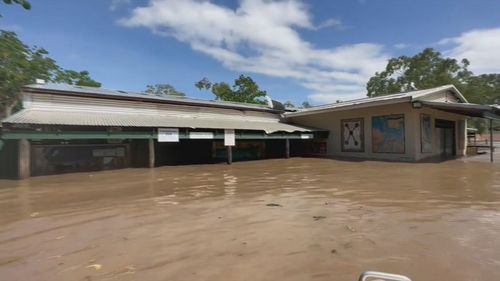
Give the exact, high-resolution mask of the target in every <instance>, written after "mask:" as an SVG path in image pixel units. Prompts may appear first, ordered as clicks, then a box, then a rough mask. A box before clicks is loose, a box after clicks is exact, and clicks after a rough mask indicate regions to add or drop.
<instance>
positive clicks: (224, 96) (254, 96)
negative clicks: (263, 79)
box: [195, 75, 267, 104]
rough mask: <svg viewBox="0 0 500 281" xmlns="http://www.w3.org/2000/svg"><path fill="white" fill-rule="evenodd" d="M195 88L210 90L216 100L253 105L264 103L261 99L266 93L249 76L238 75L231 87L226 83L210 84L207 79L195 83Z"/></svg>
mask: <svg viewBox="0 0 500 281" xmlns="http://www.w3.org/2000/svg"><path fill="white" fill-rule="evenodd" d="M195 86H196V87H197V88H198V89H200V90H202V89H207V90H208V89H211V90H212V93H213V94H214V95H215V98H216V99H217V100H223V101H233V102H242V103H254V104H265V103H266V101H265V100H264V99H262V98H263V97H265V96H266V95H267V93H266V91H262V90H261V89H260V88H259V85H258V84H257V83H256V82H255V81H254V80H253V79H252V78H251V77H250V76H245V75H240V77H238V79H236V80H234V84H233V85H232V86H230V85H229V84H228V83H226V82H220V83H212V82H210V81H209V80H208V79H207V78H203V79H202V80H200V81H198V82H196V83H195Z"/></svg>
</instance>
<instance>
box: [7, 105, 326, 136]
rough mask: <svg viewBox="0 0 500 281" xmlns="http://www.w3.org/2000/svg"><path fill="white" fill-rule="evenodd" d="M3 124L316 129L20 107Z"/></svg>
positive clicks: (275, 122)
mask: <svg viewBox="0 0 500 281" xmlns="http://www.w3.org/2000/svg"><path fill="white" fill-rule="evenodd" d="M3 123H6V124H9V123H11V124H43V125H69V126H106V127H177V128H200V129H237V130H258V131H265V132H266V133H268V134H269V133H274V132H279V131H283V132H312V131H318V130H316V129H312V128H307V127H302V126H296V125H292V124H286V123H282V122H280V120H279V119H277V118H276V119H273V118H269V119H268V121H264V120H262V119H253V118H247V119H240V118H239V119H236V118H227V116H225V115H222V114H221V115H220V116H219V117H215V116H214V117H211V118H206V117H179V116H167V115H153V114H140V115H139V114H126V113H116V112H70V111H48V110H37V109H24V110H22V111H20V112H18V113H16V114H14V115H12V116H10V117H8V118H7V119H5V120H3Z"/></svg>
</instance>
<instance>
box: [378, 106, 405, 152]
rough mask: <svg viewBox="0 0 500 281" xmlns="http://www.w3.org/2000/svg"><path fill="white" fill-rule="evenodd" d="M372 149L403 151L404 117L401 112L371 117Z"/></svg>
mask: <svg viewBox="0 0 500 281" xmlns="http://www.w3.org/2000/svg"><path fill="white" fill-rule="evenodd" d="M372 151H373V152H377V153H405V117H404V115H403V114H395V115H385V116H375V117H373V118H372Z"/></svg>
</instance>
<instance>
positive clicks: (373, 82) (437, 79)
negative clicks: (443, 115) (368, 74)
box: [366, 48, 472, 97]
mask: <svg viewBox="0 0 500 281" xmlns="http://www.w3.org/2000/svg"><path fill="white" fill-rule="evenodd" d="M468 66H469V61H468V60H467V59H463V60H462V61H461V62H458V61H457V60H455V59H451V58H443V57H442V56H441V54H440V53H439V52H436V51H434V50H433V49H431V48H427V49H425V50H423V51H422V52H421V53H419V54H416V55H415V56H413V57H407V56H400V57H398V58H392V59H390V60H389V62H388V63H387V66H386V68H385V70H384V71H382V72H377V73H375V76H373V77H372V78H370V80H369V81H368V84H367V86H366V88H367V90H368V96H369V97H374V96H380V95H388V94H394V93H400V92H406V91H412V90H417V89H427V88H432V87H438V86H442V85H446V84H453V85H455V86H456V87H457V88H459V90H461V91H462V90H464V87H463V86H464V83H466V82H467V79H468V78H469V77H470V76H471V75H472V73H471V72H470V71H469V70H468V69H467V67H468Z"/></svg>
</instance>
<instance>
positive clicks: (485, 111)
mask: <svg viewBox="0 0 500 281" xmlns="http://www.w3.org/2000/svg"><path fill="white" fill-rule="evenodd" d="M413 107H414V108H419V107H429V108H434V109H438V110H442V111H446V112H451V113H456V114H461V115H466V116H470V117H480V118H487V119H498V120H500V108H499V107H498V106H494V105H481V104H473V103H447V102H432V101H415V102H413Z"/></svg>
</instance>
